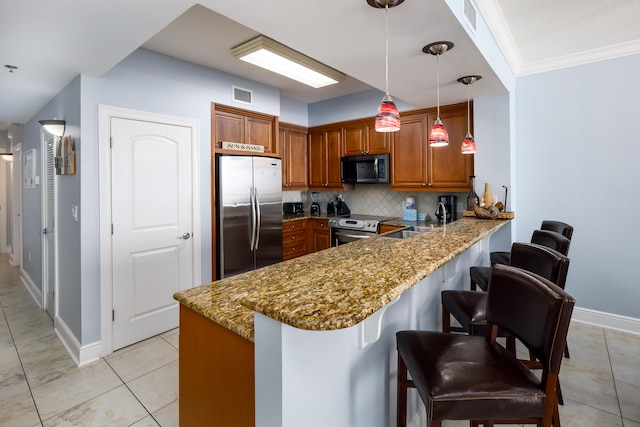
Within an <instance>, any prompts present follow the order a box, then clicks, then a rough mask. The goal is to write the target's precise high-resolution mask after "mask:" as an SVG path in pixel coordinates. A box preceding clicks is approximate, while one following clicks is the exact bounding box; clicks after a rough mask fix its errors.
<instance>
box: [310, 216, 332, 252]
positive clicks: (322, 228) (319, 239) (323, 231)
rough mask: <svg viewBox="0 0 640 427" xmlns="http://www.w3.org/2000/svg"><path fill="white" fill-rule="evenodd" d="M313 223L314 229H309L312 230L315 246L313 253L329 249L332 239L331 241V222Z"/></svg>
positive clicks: (318, 221)
mask: <svg viewBox="0 0 640 427" xmlns="http://www.w3.org/2000/svg"><path fill="white" fill-rule="evenodd" d="M311 223H312V224H313V226H312V227H309V229H310V230H312V233H310V234H311V239H312V243H313V245H312V246H311V247H312V248H313V252H318V251H321V250H324V249H329V246H330V239H329V220H328V219H320V218H316V219H312V220H311Z"/></svg>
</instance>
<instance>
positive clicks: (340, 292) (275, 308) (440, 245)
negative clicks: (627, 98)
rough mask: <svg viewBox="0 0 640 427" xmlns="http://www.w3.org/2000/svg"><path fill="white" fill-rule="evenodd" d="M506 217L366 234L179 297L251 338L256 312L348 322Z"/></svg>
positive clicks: (315, 324) (334, 324) (303, 324)
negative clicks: (415, 231)
mask: <svg viewBox="0 0 640 427" xmlns="http://www.w3.org/2000/svg"><path fill="white" fill-rule="evenodd" d="M504 224H506V221H503V220H495V221H494V220H482V219H476V218H463V219H460V220H458V221H454V222H453V223H450V224H447V226H446V227H442V226H440V227H437V228H435V229H434V230H432V231H428V232H425V233H422V234H420V235H418V236H415V237H411V238H408V239H390V238H385V237H375V238H371V239H365V240H361V241H357V242H353V243H349V244H348V245H342V246H339V247H335V248H330V249H326V250H324V251H320V252H316V253H312V254H308V255H305V256H302V257H299V258H294V259H292V260H289V261H284V262H281V263H278V264H274V265H271V266H268V267H264V268H261V269H259V270H255V271H251V272H247V273H244V274H241V275H238V276H233V277H230V278H227V279H223V280H219V281H216V282H213V283H210V284H207V285H203V286H199V287H197V288H193V289H189V290H186V291H182V292H178V293H176V294H175V295H174V298H175V299H176V300H178V301H179V302H180V303H181V304H183V305H185V306H186V307H188V308H190V309H192V310H194V311H196V312H198V313H200V314H202V315H203V316H205V317H208V318H209V319H211V320H213V321H214V322H216V323H218V324H220V325H222V326H224V327H226V328H228V329H230V330H232V331H233V332H235V333H237V334H239V335H240V336H242V337H244V338H246V339H248V340H250V341H253V338H254V335H253V311H257V312H260V313H262V314H264V315H266V316H269V317H271V318H273V319H275V320H278V321H280V322H282V323H285V324H288V325H291V326H293V327H296V328H300V329H307V330H333V329H340V328H347V327H350V326H354V325H356V324H357V323H360V322H362V321H363V320H364V319H366V318H367V317H369V316H370V315H371V314H373V313H374V312H376V311H377V310H379V309H380V308H382V307H383V306H385V305H386V304H387V303H389V302H391V301H392V300H393V299H395V298H396V297H398V296H399V295H401V294H402V293H403V292H405V291H406V290H407V289H409V288H411V287H412V286H414V285H415V284H416V283H418V282H419V281H420V280H422V279H424V278H425V277H427V276H428V275H429V274H431V273H433V272H434V271H436V270H437V269H438V268H440V267H442V266H443V265H444V264H446V263H447V262H449V261H451V260H452V259H454V258H455V257H456V256H458V255H460V254H461V253H462V252H464V251H465V250H467V249H468V248H469V247H471V246H472V245H473V244H475V243H477V242H478V241H480V240H481V239H483V238H484V237H486V236H488V235H489V234H491V233H493V232H494V231H496V230H497V229H499V228H500V227H502V226H503V225H504Z"/></svg>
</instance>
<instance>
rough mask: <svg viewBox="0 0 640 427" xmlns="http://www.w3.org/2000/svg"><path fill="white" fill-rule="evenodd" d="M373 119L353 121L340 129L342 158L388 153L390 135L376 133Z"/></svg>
mask: <svg viewBox="0 0 640 427" xmlns="http://www.w3.org/2000/svg"><path fill="white" fill-rule="evenodd" d="M374 120H375V119H367V120H366V121H355V122H352V123H349V124H345V125H344V126H343V127H342V132H343V143H342V155H343V156H359V155H362V154H381V153H388V152H389V146H390V140H391V138H392V134H391V133H389V132H376V129H375V123H374Z"/></svg>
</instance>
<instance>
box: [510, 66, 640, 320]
mask: <svg viewBox="0 0 640 427" xmlns="http://www.w3.org/2000/svg"><path fill="white" fill-rule="evenodd" d="M639 70H640V55H636V56H629V57H624V58H619V59H614V60H609V61H605V62H597V63H593V64H589V65H583V66H579V67H573V68H567V69H563V70H558V71H552V72H547V73H542V74H536V75H532V76H526V77H521V78H519V79H518V84H517V97H516V100H517V101H516V111H517V116H516V138H517V141H516V143H517V152H516V160H515V170H516V174H517V186H518V188H517V191H518V194H519V196H518V212H517V215H518V218H519V219H518V224H517V227H518V235H519V236H522V237H523V238H524V237H525V236H530V233H531V230H533V229H535V228H537V227H538V226H539V224H540V221H541V220H543V219H557V220H563V221H565V222H568V223H570V224H572V225H573V226H574V227H575V232H574V234H573V240H572V242H571V249H570V251H569V255H570V258H571V266H570V268H569V277H568V280H567V290H568V291H569V292H570V293H571V294H572V295H573V296H574V297H575V298H576V304H577V305H578V306H580V307H585V308H589V309H593V310H598V311H603V312H607V313H615V314H619V315H624V316H630V317H634V318H640V305H639V304H638V301H640V287H639V286H638V283H639V280H638V277H636V274H637V272H636V263H637V262H638V261H637V254H638V250H637V244H638V242H639V241H640V231H638V227H636V225H635V222H634V220H633V218H632V216H633V215H634V214H635V213H637V212H638V211H639V209H640V198H639V197H638V183H637V181H638V176H637V170H638V169H637V168H638V159H639V158H640V143H639V142H640V141H639V140H638V99H640V85H637V84H634V83H633V82H635V80H636V78H637V74H638V71H639Z"/></svg>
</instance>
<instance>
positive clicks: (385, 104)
mask: <svg viewBox="0 0 640 427" xmlns="http://www.w3.org/2000/svg"><path fill="white" fill-rule="evenodd" d="M403 1H404V0H367V3H368V4H369V6H372V7H375V8H378V9H380V8H384V11H385V22H386V31H387V33H386V39H385V94H384V97H383V98H382V102H381V103H380V106H379V107H378V113H377V114H376V131H378V132H396V131H399V130H400V113H399V112H398V107H396V104H395V102H393V98H391V95H390V94H389V8H390V7H394V6H397V5H399V4H400V3H402V2H403Z"/></svg>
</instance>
